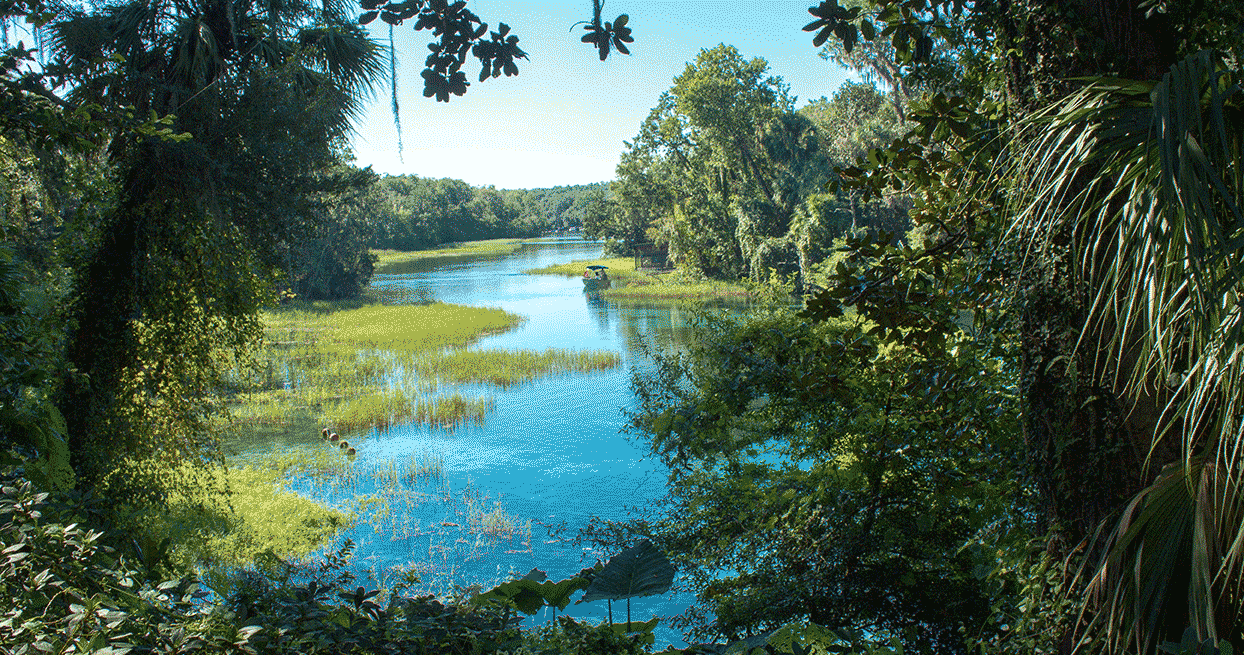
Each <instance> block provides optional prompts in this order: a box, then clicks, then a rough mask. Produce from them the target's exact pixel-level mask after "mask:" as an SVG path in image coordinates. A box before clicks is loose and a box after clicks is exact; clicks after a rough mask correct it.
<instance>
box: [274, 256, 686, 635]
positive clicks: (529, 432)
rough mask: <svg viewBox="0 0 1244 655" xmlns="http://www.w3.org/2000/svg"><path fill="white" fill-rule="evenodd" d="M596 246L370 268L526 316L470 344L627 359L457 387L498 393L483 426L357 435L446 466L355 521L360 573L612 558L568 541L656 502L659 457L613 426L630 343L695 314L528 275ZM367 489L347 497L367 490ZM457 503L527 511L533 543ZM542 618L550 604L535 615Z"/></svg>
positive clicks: (485, 575)
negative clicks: (506, 383) (483, 524)
mask: <svg viewBox="0 0 1244 655" xmlns="http://www.w3.org/2000/svg"><path fill="white" fill-rule="evenodd" d="M600 254H601V246H600V244H597V243H591V242H584V241H582V240H578V239H548V240H541V241H538V242H535V243H530V244H527V245H525V246H524V247H523V248H521V249H520V250H518V251H517V252H514V253H512V254H508V255H504V256H490V257H476V258H470V259H463V260H452V261H449V262H444V263H440V264H438V265H436V266H435V267H429V270H425V271H419V272H412V273H408V274H403V275H378V276H377V279H376V280H375V282H374V284H375V286H376V287H378V288H379V289H381V290H382V291H388V292H393V291H408V292H416V293H419V294H422V295H423V296H425V297H427V296H430V297H433V298H435V299H436V300H439V301H443V302H450V303H459V304H465V305H474V306H485V307H500V308H502V309H505V310H506V311H509V312H512V313H515V314H519V315H521V316H523V317H524V319H525V320H524V321H523V323H522V324H520V325H519V326H518V327H516V328H515V329H513V330H510V331H508V332H505V333H502V334H497V335H492V336H488V337H485V338H484V339H482V340H481V341H480V342H479V343H478V344H477V345H476V346H474V347H475V348H489V349H512V350H517V349H532V350H544V349H546V348H564V349H572V350H605V351H612V352H616V353H618V354H619V355H620V356H621V358H622V365H621V366H619V367H617V368H614V369H611V370H607V371H602V372H595V373H589V374H565V375H556V376H552V377H547V378H542V379H538V380H535V381H532V382H528V383H524V384H519V385H515V386H512V387H509V388H506V389H499V388H494V387H490V386H487V385H470V386H469V387H464V388H462V389H461V393H462V394H463V395H464V396H466V395H484V396H488V397H491V398H492V399H493V403H494V404H493V406H492V409H491V410H490V411H489V412H488V414H487V415H486V417H485V419H484V421H483V424H482V425H479V426H467V427H460V428H458V429H456V430H448V429H445V428H441V427H428V426H419V425H400V426H396V427H392V428H390V429H389V430H387V431H384V432H372V433H371V434H370V435H366V436H365V437H364V438H363V440H362V442H361V443H362V446H363V447H361V448H360V454H359V457H358V460H357V461H356V465H357V466H359V467H362V468H367V467H371V468H372V469H377V468H383V467H384V466H386V465H387V464H388V463H390V462H403V461H409V460H410V458H412V457H419V456H421V455H423V454H428V453H434V454H435V455H436V456H438V457H439V458H440V459H441V461H442V462H443V478H442V480H441V481H440V483H439V484H438V485H436V486H435V488H433V486H432V485H424V486H422V487H418V485H415V487H418V489H415V487H411V489H405V488H403V489H405V491H404V492H403V493H405V494H406V495H405V496H403V498H405V499H406V500H405V501H403V502H399V501H396V500H393V501H392V502H390V505H389V506H388V507H387V509H385V510H384V511H375V507H374V506H373V507H372V508H371V510H370V511H369V512H363V513H360V519H361V520H360V522H359V524H358V525H357V526H355V527H354V528H353V529H352V530H350V531H348V532H347V533H346V534H345V535H343V536H344V537H348V538H350V539H352V540H353V541H354V542H355V543H356V544H357V550H356V552H355V557H356V562H358V563H359V565H360V567H361V568H363V569H366V570H368V571H370V572H371V574H372V575H373V576H374V577H376V578H379V579H386V577H387V579H388V581H389V582H391V581H392V579H393V576H395V575H397V574H396V573H395V572H396V571H401V570H403V569H407V570H409V569H417V570H418V571H419V575H420V579H421V581H423V582H425V583H429V585H430V584H431V583H432V582H433V581H435V582H437V583H438V584H440V585H441V589H444V585H447V584H450V583H453V584H461V585H467V584H470V583H472V582H478V583H481V584H484V585H486V587H487V586H490V585H491V584H495V583H496V582H498V581H500V580H501V579H503V578H504V577H505V576H506V575H507V574H511V573H516V574H518V575H522V574H525V573H526V572H527V571H529V570H531V569H532V568H539V569H541V570H543V571H545V572H546V573H547V574H548V576H549V579H551V580H560V579H562V578H565V577H569V576H572V575H574V574H576V573H577V572H578V571H579V570H580V569H581V568H583V567H586V566H591V565H592V564H593V563H594V562H595V561H596V559H597V558H601V559H607V558H608V557H609V556H610V555H612V554H613V553H610V552H597V551H594V550H591V549H590V546H589V545H575V544H573V543H572V542H571V539H572V538H573V537H574V536H575V535H576V533H577V532H578V529H579V528H581V527H583V526H586V525H587V524H588V522H589V520H590V519H591V517H592V516H598V517H604V518H611V519H623V518H626V517H627V512H628V510H629V509H631V508H636V507H638V508H644V507H649V506H651V504H652V503H653V502H654V501H658V500H659V499H660V498H661V497H662V496H664V494H665V492H666V472H665V470H664V468H663V467H662V465H661V464H660V462H657V461H654V460H653V459H652V458H650V457H645V455H646V450H645V444H644V443H643V442H642V440H639V439H637V438H634V437H628V436H626V435H624V434H622V432H621V428H622V427H623V426H624V424H625V422H626V418H625V414H624V412H625V411H626V410H628V409H632V408H634V406H635V404H636V400H635V398H634V395H633V394H632V392H631V390H630V377H631V374H632V372H633V371H634V370H635V369H636V368H642V367H646V366H650V365H651V362H650V361H648V360H647V359H646V358H645V357H644V356H643V355H642V354H641V353H640V352H639V350H638V349H637V345H638V343H639V340H640V339H644V340H647V341H649V342H651V343H655V344H658V345H663V346H665V347H670V346H671V345H673V346H674V347H676V345H677V343H679V342H680V341H682V340H685V339H687V338H691V337H690V336H689V330H690V328H689V326H688V320H689V318H690V312H689V311H688V310H686V309H682V308H670V307H633V306H618V305H615V304H613V303H610V302H608V301H605V300H603V299H601V298H600V297H599V296H598V295H597V294H592V293H587V292H585V291H584V289H583V284H582V282H581V281H580V280H579V279H577V278H571V277H563V276H548V275H526V274H524V273H523V271H525V270H528V269H532V268H538V267H543V266H547V265H550V264H555V263H564V262H569V261H572V260H583V259H593V258H598V257H599V256H600ZM444 391H445V390H444V389H442V392H444ZM355 440H357V437H355ZM364 487H365V488H361V489H354V490H353V493H359V492H362V493H368V492H372V491H374V490H375V487H368V486H366V485H364ZM295 488H297V487H295ZM301 491H303V493H309V494H310V495H313V496H316V495H319V496H320V497H321V499H323V500H326V501H329V502H334V501H342V500H343V499H344V498H345V496H346V494H344V493H342V492H335V493H329V492H322V491H321V492H319V493H318V494H317V492H316V491H315V488H314V487H307V488H304V489H301ZM464 498H469V499H471V501H472V502H474V506H475V507H484V508H488V509H497V508H500V512H501V514H503V515H505V516H509V517H514V518H515V519H517V521H518V522H519V523H521V524H522V525H524V526H525V525H526V521H527V520H530V521H531V533H530V539H527V538H526V535H525V534H517V535H510V536H505V537H496V536H495V535H491V536H490V535H480V534H478V532H476V533H472V532H471V531H470V530H467V529H466V524H465V518H464V515H463V514H462V513H461V512H460V511H457V513H456V510H455V508H457V510H461V508H462V507H463V502H462V500H463V499H464ZM455 499H456V500H455ZM559 525H560V526H562V528H563V530H562V531H561V532H560V533H556V534H553V535H550V527H551V526H559ZM520 532H524V531H521V530H520ZM431 588H432V587H431V586H429V590H430V589H431ZM416 589H417V588H416ZM577 597H578V594H576V598H577ZM690 602H691V598H690V597H689V596H688V595H686V594H681V595H680V594H674V593H667V594H665V595H663V596H656V597H646V598H638V599H634V600H633V601H632V602H631V616H632V618H633V619H635V620H647V619H649V618H651V617H653V616H669V615H673V614H678V613H681V612H682V611H684V610H685V609H686V608H687V606H688V605H689V604H690ZM625 605H626V604H625V602H620V603H614V607H613V610H614V611H613V617H614V620H615V621H624V620H625V619H626V609H625ZM565 613H567V614H569V615H571V616H574V617H577V618H583V617H588V618H592V619H600V618H603V617H605V615H606V603H605V602H604V601H597V602H593V603H584V604H579V605H574V604H572V605H570V606H569V607H568V608H567V609H566V611H565ZM550 619H551V616H549V615H548V613H547V611H546V612H545V613H542V614H539V615H537V616H535V617H532V618H531V619H529V620H528V624H529V625H534V624H536V623H540V622H545V621H549V620H550ZM656 637H657V642H656V645H657V647H658V649H659V648H661V647H664V646H665V645H666V644H668V643H672V644H674V645H676V646H683V645H685V641H684V640H683V639H682V636H681V634H680V633H679V632H678V631H676V630H673V629H671V628H670V627H669V626H668V625H667V624H666V622H665V621H662V623H661V625H660V627H659V628H658V629H657V632H656Z"/></svg>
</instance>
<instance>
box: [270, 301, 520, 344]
mask: <svg viewBox="0 0 1244 655" xmlns="http://www.w3.org/2000/svg"><path fill="white" fill-rule="evenodd" d="M325 305H327V303H322V302H321V303H291V304H290V306H287V307H283V308H280V309H278V310H274V311H271V312H265V313H264V317H263V318H264V322H265V325H266V326H268V327H269V328H270V329H272V330H273V331H274V332H276V333H278V334H281V333H289V334H290V336H291V337H293V340H292V343H294V344H304V343H307V341H308V340H313V341H314V344H315V351H316V352H318V353H321V354H323V353H338V354H350V355H353V354H354V353H355V351H357V350H359V349H360V348H372V349H381V350H401V351H415V352H418V351H425V350H435V349H438V348H461V347H465V346H468V345H470V344H472V343H474V342H475V341H477V340H479V338H480V337H482V336H485V335H488V334H496V333H498V332H504V331H505V330H508V329H510V328H512V327H514V326H516V325H518V324H519V323H520V322H522V317H520V316H518V315H517V314H511V313H509V312H507V311H505V310H502V309H497V308H490V307H468V306H466V305H454V304H449V303H440V302H438V303H432V304H430V305H380V304H372V305H364V306H361V307H348V308H344V309H340V310H338V311H323V309H324V307H325ZM308 354H309V355H310V354H312V353H308Z"/></svg>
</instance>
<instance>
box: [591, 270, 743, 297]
mask: <svg viewBox="0 0 1244 655" xmlns="http://www.w3.org/2000/svg"><path fill="white" fill-rule="evenodd" d="M600 293H601V296H602V297H604V298H607V299H609V300H613V301H617V302H626V301H633V302H681V301H688V300H691V301H706V300H722V299H735V300H742V299H746V298H748V297H750V294H749V293H748V291H747V287H745V286H743V285H742V284H739V283H737V282H719V281H703V280H698V281H697V280H685V279H682V278H680V277H678V275H677V274H670V275H668V276H666V277H665V278H662V277H659V276H656V275H653V276H647V277H636V278H632V279H630V280H628V281H627V283H626V284H624V285H621V286H615V287H613V288H611V289H605V290H602V291H601V292H600Z"/></svg>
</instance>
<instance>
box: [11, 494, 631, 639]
mask: <svg viewBox="0 0 1244 655" xmlns="http://www.w3.org/2000/svg"><path fill="white" fill-rule="evenodd" d="M83 520H98V517H97V516H92V512H91V503H90V502H89V501H84V500H83V499H81V498H75V497H73V496H72V495H71V494H65V499H64V500H63V501H54V500H53V499H52V498H51V497H50V496H49V494H47V493H42V492H39V491H37V490H36V489H35V488H34V487H33V486H32V485H31V483H30V482H29V481H28V480H24V479H20V478H15V477H13V476H8V477H4V478H3V482H2V483H0V644H4V653H6V655H8V654H12V655H25V654H27V653H31V654H33V653H50V652H57V653H59V652H85V653H109V654H115V655H120V654H122V653H152V654H157V653H161V654H162V653H168V654H172V653H179V654H180V653H196V652H202V653H247V654H249V655H260V654H267V653H272V654H276V653H299V654H303V653H372V654H377V655H379V654H385V655H389V654H394V655H396V654H407V653H409V654H411V655H424V654H430V653H437V654H441V653H445V654H458V653H461V654H466V653H470V654H472V655H476V654H484V653H494V652H498V651H500V650H503V649H512V648H515V647H517V646H518V645H519V640H520V633H519V631H518V627H517V622H518V620H517V619H515V618H513V617H511V616H510V613H509V612H508V611H507V610H506V608H492V607H488V608H475V607H469V606H466V605H455V604H444V603H442V602H440V601H438V600H436V599H435V598H433V597H432V596H423V597H417V598H403V597H395V598H393V599H392V601H391V602H390V603H389V605H388V607H381V605H380V604H379V603H377V602H376V598H377V596H378V595H379V592H378V591H376V590H367V589H366V588H364V587H361V586H355V584H354V583H355V578H354V575H353V574H352V573H350V572H349V571H347V570H345V565H346V562H347V561H348V558H349V554H350V551H351V549H352V545H350V544H347V545H346V546H345V547H344V548H342V549H341V550H339V551H337V552H335V553H331V554H329V555H328V556H327V557H325V559H324V561H323V562H322V563H320V564H318V565H314V566H305V565H303V566H297V565H292V564H289V563H287V562H284V561H282V560H281V559H280V558H278V557H276V556H275V555H272V554H271V553H268V554H266V555H263V556H261V557H259V558H257V561H256V565H255V566H254V567H251V568H246V569H232V570H229V571H209V572H208V573H207V574H206V576H205V577H206V579H207V580H208V581H209V582H210V583H211V587H212V589H213V590H214V591H215V592H216V596H217V598H218V599H220V600H213V599H211V598H209V592H208V589H207V587H206V586H204V585H203V584H201V583H200V582H199V580H197V579H196V578H195V577H194V576H186V577H183V578H181V579H179V580H170V581H162V582H157V581H155V573H154V572H155V571H157V570H162V569H160V568H159V566H158V565H153V564H152V563H144V562H143V558H142V557H141V553H138V549H137V548H136V549H135V552H136V553H138V556H129V555H125V554H120V553H119V551H118V550H117V549H116V548H114V547H112V546H109V545H107V544H106V543H105V540H106V538H107V537H106V534H105V532H103V531H99V530H93V529H89V528H86V527H83V525H82V521H83ZM583 652H585V653H586V652H589V651H583ZM592 652H597V651H592ZM599 652H615V651H599ZM617 652H622V651H617Z"/></svg>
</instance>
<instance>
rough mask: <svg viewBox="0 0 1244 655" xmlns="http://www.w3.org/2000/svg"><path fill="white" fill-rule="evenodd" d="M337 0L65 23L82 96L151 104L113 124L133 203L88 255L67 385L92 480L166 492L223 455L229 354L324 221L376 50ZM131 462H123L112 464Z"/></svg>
mask: <svg viewBox="0 0 1244 655" xmlns="http://www.w3.org/2000/svg"><path fill="white" fill-rule="evenodd" d="M342 11H343V8H342V7H340V6H335V5H326V6H321V5H316V6H310V5H305V4H300V3H294V4H288V3H287V4H282V5H268V4H263V3H243V4H241V5H236V4H231V3H223V4H222V3H219V2H212V1H211V0H208V1H207V2H204V3H199V4H193V5H184V4H176V3H172V4H169V3H156V4H133V3H124V2H122V3H114V4H106V5H101V6H99V7H97V8H93V9H91V10H90V11H89V12H88V11H73V12H67V13H65V14H63V15H62V16H61V17H60V18H58V19H57V20H56V21H54V22H53V23H51V24H50V29H51V38H50V43H51V44H52V46H53V48H52V50H53V58H54V61H55V62H56V65H57V66H59V67H61V68H60V70H62V71H63V73H64V75H65V80H66V82H69V83H72V87H71V88H70V89H69V91H68V92H67V94H66V97H67V102H69V103H71V104H73V105H76V106H89V105H91V104H95V105H99V106H102V107H105V108H107V109H108V110H110V111H115V112H120V113H123V112H125V111H130V110H129V109H127V108H132V111H133V112H135V113H136V114H137V115H139V116H147V115H150V116H151V117H152V118H153V119H155V120H156V121H157V122H156V123H155V125H154V126H153V128H152V129H147V130H122V131H118V132H116V133H114V134H112V135H111V140H110V141H109V143H108V147H107V153H108V161H109V163H110V165H112V166H114V167H115V170H116V175H117V179H118V184H119V189H120V191H119V198H118V202H117V203H116V205H115V207H114V208H113V209H112V210H111V211H110V212H109V213H108V214H106V215H105V216H102V217H101V218H100V220H99V221H98V222H97V223H96V224H94V225H77V226H74V229H80V230H90V231H91V233H92V234H93V235H94V236H95V238H96V239H97V241H96V243H97V244H98V245H97V247H95V248H94V249H93V250H92V251H90V252H89V253H88V254H87V255H86V256H85V257H84V259H83V260H82V261H81V262H80V263H78V264H77V265H76V266H75V268H76V271H77V278H78V279H77V282H76V287H75V295H74V300H73V306H72V309H71V310H70V316H71V319H72V322H71V332H70V339H69V346H68V359H69V362H70V364H71V366H72V367H73V370H74V371H76V373H75V374H74V375H71V376H69V377H68V379H67V383H66V385H65V387H64V388H63V395H62V398H61V402H60V407H61V410H62V412H63V413H64V415H65V417H66V419H67V424H68V434H69V438H70V442H71V452H72V453H73V456H74V468H75V470H76V471H77V473H78V475H79V479H80V480H81V481H83V482H84V483H86V484H87V485H88V486H97V487H98V486H110V487H112V488H114V489H117V490H121V489H124V490H125V491H127V492H131V493H134V494H138V495H147V496H150V495H155V496H158V495H159V489H160V488H161V487H162V486H163V484H164V483H163V482H162V481H161V477H162V476H166V475H167V471H169V470H171V468H172V466H171V465H173V464H176V463H180V462H185V461H198V460H200V459H201V458H203V457H207V456H210V453H211V452H212V441H211V434H212V431H211V430H210V425H209V420H210V417H211V416H212V414H213V413H214V412H215V411H216V410H215V408H214V407H212V405H211V401H210V395H209V394H210V392H211V390H212V389H213V388H214V387H215V386H216V385H217V384H218V381H219V378H218V373H219V371H220V368H221V360H220V359H219V352H220V350H221V349H242V348H244V347H245V346H246V345H247V344H249V343H250V341H251V339H253V338H254V337H255V336H256V335H257V334H258V332H257V330H258V323H257V319H256V310H257V308H258V307H259V306H260V305H261V304H262V303H263V302H266V301H267V300H268V299H269V298H270V296H269V289H270V288H271V283H272V279H271V272H272V271H274V270H277V269H279V267H280V264H281V262H280V260H279V257H280V253H281V252H282V251H283V248H282V247H281V246H282V244H283V243H287V242H292V241H296V240H298V239H301V238H304V237H305V236H306V235H307V234H308V233H309V232H311V231H312V230H313V227H314V219H315V217H316V214H315V212H316V211H317V209H318V208H319V207H320V202H319V201H318V197H319V196H318V195H317V194H320V193H323V192H334V191H340V190H341V188H342V185H343V180H341V179H338V178H335V177H334V176H332V175H330V174H326V171H327V170H328V169H329V168H330V167H331V166H333V165H335V164H337V163H338V162H339V161H340V159H341V156H340V151H339V150H338V149H337V148H336V147H335V144H337V143H339V142H340V138H341V137H342V136H344V134H345V131H346V129H347V128H348V120H349V117H350V116H351V115H352V113H353V112H354V111H355V110H356V109H357V107H358V106H359V105H358V104H357V103H358V99H359V97H360V96H359V92H360V91H361V90H363V89H365V88H366V86H367V85H368V84H369V83H370V81H371V80H372V79H374V78H375V77H376V76H377V75H378V74H380V72H381V70H382V69H381V67H380V65H381V60H380V58H379V49H378V47H377V46H376V45H375V44H374V43H372V42H371V41H370V40H368V39H367V38H366V37H365V36H364V35H363V34H362V32H361V30H360V28H358V27H357V26H355V25H353V23H352V19H349V18H347V17H346V16H345V15H344V14H343V13H342ZM122 462H126V463H127V464H126V468H125V469H124V470H125V471H126V472H125V473H124V475H122V476H120V477H117V476H113V475H112V474H113V472H114V471H117V470H119V469H118V465H119V464H120V463H122Z"/></svg>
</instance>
